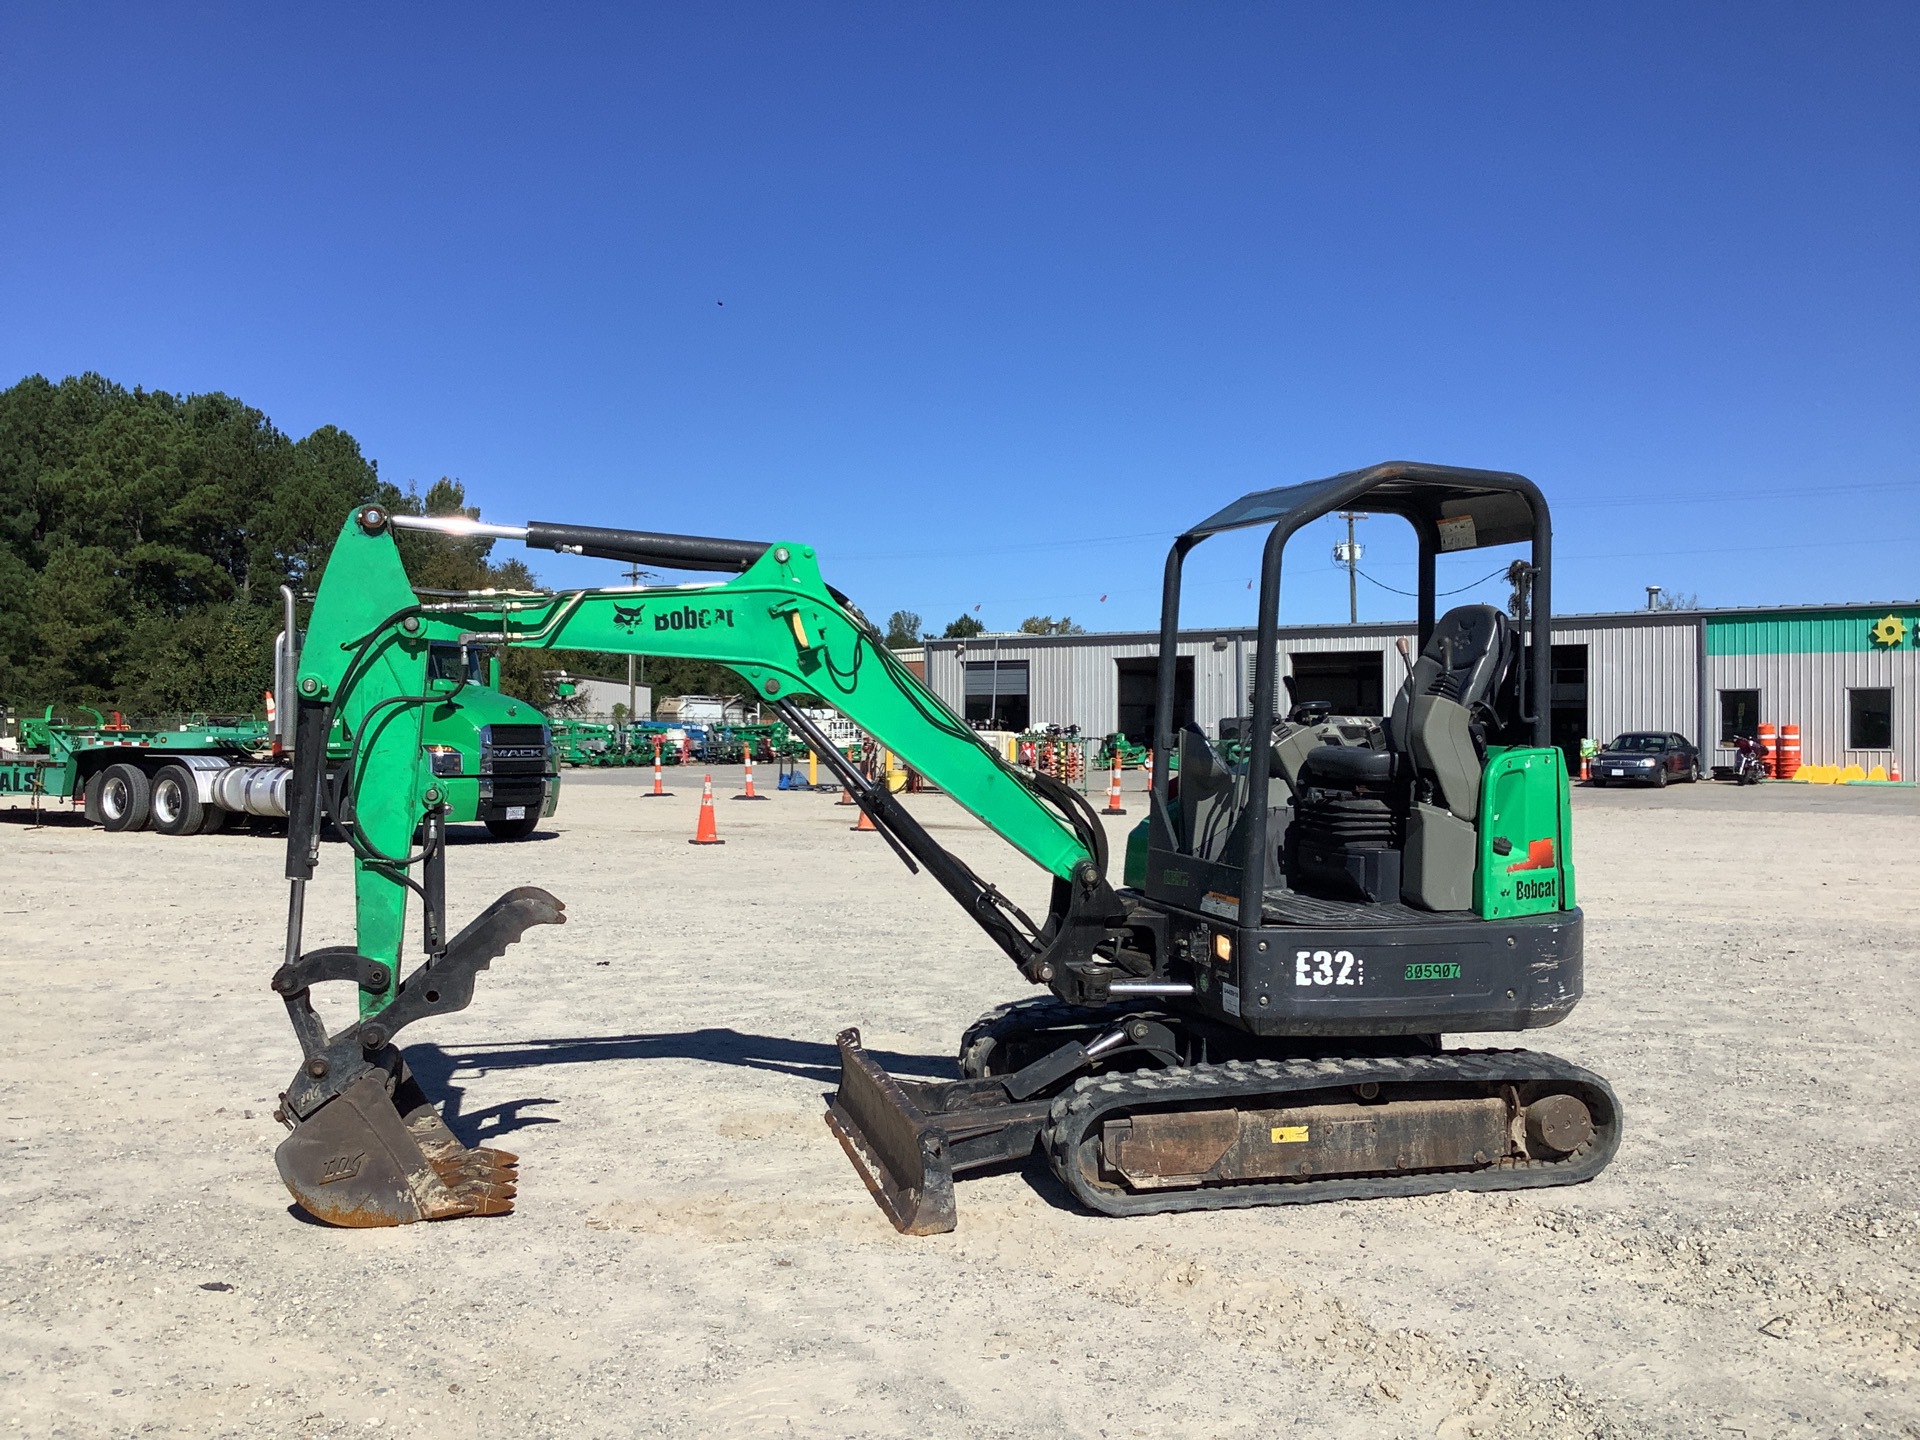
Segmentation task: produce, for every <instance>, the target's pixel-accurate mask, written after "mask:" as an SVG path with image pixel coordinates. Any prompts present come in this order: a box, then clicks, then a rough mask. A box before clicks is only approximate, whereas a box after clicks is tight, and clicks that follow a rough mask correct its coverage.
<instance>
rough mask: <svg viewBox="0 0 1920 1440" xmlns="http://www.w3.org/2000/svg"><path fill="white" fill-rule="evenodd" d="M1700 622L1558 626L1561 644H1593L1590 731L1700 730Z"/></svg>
mask: <svg viewBox="0 0 1920 1440" xmlns="http://www.w3.org/2000/svg"><path fill="white" fill-rule="evenodd" d="M1699 633H1700V632H1699V622H1698V621H1696V620H1693V619H1684V620H1674V621H1671V622H1666V623H1662V622H1658V621H1644V620H1635V621H1632V622H1627V621H1624V620H1623V621H1621V622H1619V623H1615V624H1605V623H1592V622H1588V623H1584V624H1570V625H1560V624H1556V625H1555V626H1554V627H1553V643H1554V644H1556V645H1584V646H1586V647H1587V735H1588V737H1589V738H1591V739H1594V740H1598V741H1600V742H1602V743H1603V744H1604V743H1605V742H1606V741H1608V740H1611V739H1612V738H1613V737H1614V736H1616V735H1619V734H1622V733H1623V732H1625V731H1628V730H1676V731H1678V732H1679V733H1680V734H1682V735H1685V736H1686V737H1687V738H1688V739H1689V740H1693V741H1694V743H1695V744H1698V743H1699V740H1698V738H1697V736H1698V732H1699V730H1700V683H1699V673H1700V672H1699V665H1700V657H1699Z"/></svg>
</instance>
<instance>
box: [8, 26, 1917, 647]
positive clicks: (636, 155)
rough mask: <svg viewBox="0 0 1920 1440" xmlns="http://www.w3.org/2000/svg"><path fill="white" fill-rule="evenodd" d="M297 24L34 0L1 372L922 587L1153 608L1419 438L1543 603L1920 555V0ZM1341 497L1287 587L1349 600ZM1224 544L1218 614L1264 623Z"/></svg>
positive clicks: (1709, 585)
mask: <svg viewBox="0 0 1920 1440" xmlns="http://www.w3.org/2000/svg"><path fill="white" fill-rule="evenodd" d="M319 12H320V7H313V9H312V10H306V9H303V8H297V7H267V6H258V5H230V6H221V5H214V4H207V5H198V6H151V5H140V6H118V7H116V6H111V5H106V6H89V7H62V6H41V7H38V8H37V9H28V8H27V7H21V6H15V7H9V9H8V11H7V13H6V15H5V17H4V18H3V19H0V135H4V137H5V139H4V141H0V215H3V216H4V220H5V223H4V225H3V226H0V383H10V382H11V381H12V380H14V379H17V378H19V377H20V376H23V375H26V374H30V373H34V372H40V373H44V374H47V375H50V376H55V377H58V376H61V375H65V374H69V373H76V372H80V371H84V370H97V371H100V372H102V373H104V374H106V375H108V376H110V377H112V378H114V379H117V380H119V381H121V382H122V383H125V384H129V385H132V384H139V385H145V386H148V387H154V388H164V389H170V390H178V391H205V390H225V391H228V392H230V393H232V394H235V395H239V396H241V397H243V398H244V399H246V400H247V401H249V402H250V403H252V404H254V405H257V406H260V407H261V408H263V409H264V410H266V411H267V413H268V414H270V415H271V416H272V417H273V418H274V419H275V421H276V422H277V423H278V424H280V426H281V427H282V428H284V429H286V430H288V431H289V432H290V433H293V434H295V435H300V434H304V433H306V432H307V431H308V430H310V429H312V428H313V427H315V426H317V425H321V424H327V423H333V424H338V425H340V426H343V427H344V428H346V429H348V430H350V431H352V432H353V433H354V434H355V435H356V436H358V437H359V438H360V440H361V442H362V444H363V445H364V446H365V448H366V450H367V452H368V453H369V454H370V455H371V456H373V457H374V458H375V459H377V460H378V462H379V464H380V468H381V472H382V474H383V475H385V476H386V477H388V478H389V479H393V480H397V481H399V482H401V483H405V482H407V481H409V480H412V481H418V482H421V483H422V484H424V483H426V482H430V481H431V480H432V479H434V478H435V477H437V476H439V475H442V474H448V475H454V476H457V477H459V478H460V479H462V480H463V481H464V482H465V483H466V485H467V489H468V493H469V495H470V497H471V498H473V499H474V500H476V501H477V502H478V503H479V504H480V505H481V506H482V507H483V510H484V513H485V514H486V516H487V518H489V519H494V520H500V521H509V522H515V521H522V520H526V519H542V520H565V521H576V522H582V523H593V524H606V525H626V526H633V527H641V528H655V529H665V530H685V531H692V532H697V533H717V534H726V535H742V536H747V537H751V538H763V539H773V538H789V539H797V540H802V541H805V542H808V543H812V544H814V545H816V546H818V547H819V550H820V552H821V555H822V558H823V561H824V563H825V565H826V568H827V571H828V575H829V578H830V579H832V580H833V581H834V582H835V583H836V584H838V585H839V586H840V587H841V588H842V589H845V590H847V591H848V592H850V593H851V594H852V595H853V596H854V597H855V599H856V600H858V601H859V602H860V603H861V605H862V606H863V607H864V608H866V609H867V610H868V611H869V612H870V613H873V614H876V615H877V616H883V615H884V614H885V613H886V612H888V611H889V610H891V609H894V608H896V607H906V608H910V609H913V610H915V611H918V612H919V613H920V614H921V615H922V616H923V617H924V619H925V620H926V621H927V623H928V624H929V625H930V626H934V627H937V626H939V625H940V624H942V623H944V622H945V621H946V620H949V619H951V618H952V617H953V616H954V615H956V614H958V613H959V612H961V611H962V610H968V611H970V610H972V608H973V606H975V605H976V604H978V605H980V606H981V610H980V612H979V614H980V618H981V619H983V620H984V621H986V622H987V623H988V624H989V626H991V627H993V628H1011V627H1012V626H1013V625H1015V624H1016V623H1017V622H1018V621H1019V620H1020V619H1021V618H1022V617H1023V616H1026V615H1028V614H1031V613H1034V612H1049V613H1052V614H1055V615H1059V614H1062V613H1069V614H1071V615H1072V616H1073V617H1074V618H1075V619H1076V620H1079V621H1081V622H1083V623H1085V624H1087V625H1088V626H1090V627H1091V628H1094V629H1115V628H1131V627H1138V626H1144V625H1149V624H1151V623H1152V621H1153V618H1154V616H1155V614H1156V613H1157V607H1158V593H1157V586H1158V574H1159V569H1160V564H1161V560H1162V557H1163V556H1164V552H1165V545H1166V541H1167V539H1168V538H1169V537H1170V536H1171V535H1172V534H1173V533H1174V532H1176V531H1178V530H1179V529H1180V528H1182V527H1183V526H1184V525H1187V524H1190V523H1192V522H1193V521H1195V520H1197V519H1199V518H1200V517H1201V516H1204V515H1206V514H1208V513H1210V512H1211V511H1213V510H1214V509H1215V508H1217V507H1218V506H1219V505H1220V504H1221V503H1224V501H1226V500H1227V499H1230V498H1232V497H1233V496H1235V495H1237V494H1239V493H1242V492H1244V491H1246V490H1250V489H1256V488H1261V487H1264V486H1267V485H1272V484H1282V483H1288V482H1290V481H1293V480H1298V479H1304V478H1309V477H1313V476H1317V475H1322V474H1327V473H1331V472H1333V471H1337V470H1343V469H1349V468H1353V467H1355V466H1358V465H1364V464H1367V463H1370V462H1373V461H1375V460H1381V459H1387V458H1412V459H1428V460H1437V461H1443V462H1447V463H1453V464H1465V465H1486V466H1490V467H1494V468H1500V469H1514V470H1520V471H1523V472H1525V473H1527V474H1529V475H1532V476H1533V477H1534V478H1535V479H1537V480H1538V481H1539V482H1540V483H1541V484H1542V485H1543V486H1544V487H1545V488H1546V490H1547V493H1548V495H1549V497H1550V498H1551V499H1552V500H1553V501H1554V502H1555V504H1556V516H1557V535H1558V548H1559V552H1560V565H1559V570H1558V576H1557V581H1556V600H1557V603H1558V608H1560V609H1561V610H1565V611H1571V610H1603V609H1622V608H1631V607H1635V606H1638V605H1640V604H1643V603H1644V592H1643V589H1642V587H1643V586H1645V585H1648V584H1663V585H1665V586H1667V587H1668V588H1669V589H1672V590H1677V591H1682V592H1697V593H1698V595H1699V596H1700V597H1701V599H1702V601H1703V602H1705V603H1708V604H1717V605H1735V604H1774V603H1785V602H1795V601H1821V600H1840V599H1891V598H1896V597H1898V598H1906V597H1912V596H1914V595H1915V594H1916V593H1920V562H1917V561H1916V547H1920V503H1917V502H1920V471H1917V468H1916V463H1915V460H1916V450H1917V449H1920V445H1917V443H1916V442H1920V384H1916V382H1917V381H1920V358H1917V352H1920V343H1917V342H1920V323H1917V322H1920V163H1917V162H1920V153H1917V151H1920V79H1917V78H1916V77H1920V8H1916V7H1914V6H1912V5H1895V4H1889V5H1850V4H1835V5H1823V6H1818V7H1814V6H1796V5H1777V4H1752V3H1742V4H1728V5H1712V4H1699V5H1682V6H1674V5H1667V4H1660V5H1654V4H1649V5H1622V4H1615V5H1608V6H1582V7H1576V6H1571V5H1542V4H1533V3H1529V4H1503V5H1469V4H1460V5H1454V4H1448V5H1440V4H1432V5H1416V4H1354V5H1296V4H1276V3H1266V4H1245V3H1220V4H1179V5H1176V4H1171V3H1167V4H1151V5H1148V4H1118V3H1102V4H1086V5H1081V4H1069V3H1057V4H1045V3H1041V4H1034V3H1026V4H992V3H940V0H933V3H891V4H885V5H837V4H809V5H800V4H792V3H787V4H765V5H753V4H724V3H720V4H711V5H708V4H701V5H674V6H654V7H645V6H624V5H607V6H600V7H579V8H563V7H558V6H541V7H525V6H513V7H509V6H497V7H488V6H484V5H477V6H476V5H468V6H460V7H451V6H449V7H443V8H437V9H436V8H431V7H426V6H407V7H368V8H365V9H363V10H360V11H358V12H356V11H353V10H351V9H349V8H346V7H325V11H324V13H319ZM399 12H404V13H399ZM1333 523H1334V522H1324V523H1323V526H1322V527H1321V528H1320V529H1318V530H1315V531H1310V532H1309V533H1308V534H1306V535H1304V536H1303V537H1301V538H1300V539H1299V540H1297V541H1296V542H1295V548H1294V549H1293V550H1292V551H1290V559H1289V564H1290V574H1289V579H1288V587H1287V593H1286V598H1285V602H1284V611H1285V615H1286V618H1288V619H1292V620H1315V619H1339V618H1344V616H1345V613H1346V582H1345V577H1344V573H1342V572H1338V571H1336V570H1335V569H1334V568H1333V566H1332V564H1331V558H1330V554H1329V547H1330V545H1331V543H1332V541H1333V539H1334V538H1335V537H1334V534H1333V530H1332V525H1333ZM1361 532H1362V537H1363V539H1364V540H1365V541H1367V542H1368V545H1369V549H1368V553H1367V558H1366V560H1365V562H1363V567H1364V568H1365V569H1366V570H1367V571H1368V572H1369V573H1370V574H1371V575H1372V576H1373V577H1375V578H1376V579H1377V580H1378V581H1380V582H1383V583H1384V584H1386V585H1394V586H1400V587H1402V588H1405V587H1408V586H1410V584H1411V577H1412V552H1411V545H1410V543H1409V541H1408V539H1407V537H1406V535H1405V532H1404V527H1402V526H1401V524H1400V522H1398V521H1393V520H1388V519H1384V518H1383V519H1376V520H1372V521H1368V522H1364V523H1363V524H1362V526H1361ZM1208 549H1209V550H1212V551H1217V552H1219V553H1218V554H1217V555H1209V554H1208V551H1202V552H1201V556H1202V557H1205V560H1206V563H1202V561H1201V558H1200V557H1196V561H1195V562H1194V565H1193V567H1192V569H1191V571H1190V573H1191V574H1192V577H1193V579H1192V585H1191V588H1190V590H1189V599H1188V604H1187V613H1188V615H1190V616H1191V617H1192V619H1193V620H1194V622H1195V623H1197V624H1214V625H1219V624H1227V623H1235V622H1239V621H1250V620H1251V618H1252V616H1251V601H1252V596H1251V595H1250V594H1248V593H1247V592H1246V589H1245V582H1246V579H1247V577H1248V575H1249V574H1251V573H1252V559H1251V554H1252V551H1251V546H1250V544H1240V545H1237V546H1236V545H1235V544H1233V543H1229V542H1215V543H1214V544H1213V545H1212V546H1210V547H1208ZM540 558H541V563H538V565H537V568H539V569H540V571H541V573H542V574H543V575H544V576H546V577H547V578H548V579H550V580H552V581H555V582H560V583H566V582H583V581H591V580H593V579H595V578H605V577H607V576H608V574H609V572H610V569H611V567H609V566H607V565H605V564H602V563H596V562H583V561H568V560H561V559H558V558H556V557H540ZM1504 558H1505V557H1504V555H1503V554H1501V553H1490V552H1477V553H1472V554H1467V555H1462V556H1450V557H1447V559H1446V562H1445V568H1444V569H1443V575H1442V578H1443V582H1446V583H1448V584H1464V583H1466V582H1468V581H1471V580H1473V579H1475V578H1476V577H1477V576H1479V575H1481V574H1483V573H1485V572H1486V571H1489V570H1492V569H1493V568H1495V566H1496V565H1497V564H1499V563H1500V562H1501V561H1502V560H1503V559H1504ZM1478 593H1479V594H1483V595H1485V596H1488V597H1490V598H1498V597H1499V596H1500V595H1502V594H1503V593H1504V590H1503V588H1502V587H1500V586H1498V585H1492V584H1490V585H1488V586H1486V587H1484V589H1483V590H1482V591H1481V592H1478ZM1103 595H1104V596H1106V597H1107V598H1106V599H1105V600H1104V601H1102V600H1101V599H1100V598H1099V597H1101V596H1103ZM1410 609H1411V602H1409V601H1404V600H1401V599H1399V598H1398V597H1396V596H1394V595H1392V594H1390V593H1388V592H1387V591H1386V590H1384V589H1381V588H1377V587H1376V586H1375V585H1373V584H1371V583H1368V582H1366V581H1363V582H1362V584H1361V614H1362V617H1363V618H1375V619H1379V618H1387V617H1390V616H1397V615H1403V614H1407V613H1410Z"/></svg>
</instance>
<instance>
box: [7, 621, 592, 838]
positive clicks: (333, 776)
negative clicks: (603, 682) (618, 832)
mask: <svg viewBox="0 0 1920 1440" xmlns="http://www.w3.org/2000/svg"><path fill="white" fill-rule="evenodd" d="M282 598H283V601H284V603H285V607H286V628H285V629H284V630H283V631H282V632H281V634H280V635H279V636H278V638H277V639H276V641H275V644H274V688H273V690H272V691H270V692H268V695H267V697H266V698H267V705H268V712H269V713H268V718H266V719H265V720H261V719H258V718H252V717H238V718H234V719H230V720H212V719H208V718H207V717H201V716H195V717H190V718H188V719H186V720H184V721H170V722H158V721H153V722H133V723H129V722H128V721H126V720H124V719H123V718H122V717H121V715H120V714H119V712H117V711H114V712H108V713H107V714H104V715H103V714H102V713H101V712H100V711H98V710H94V709H91V708H90V707H86V706H80V707H77V708H76V709H75V710H74V711H73V712H70V713H69V715H68V717H67V718H65V719H56V718H55V710H54V707H52V706H49V707H48V708H47V709H46V711H45V713H44V714H42V715H39V716H29V717H25V718H23V719H22V720H21V722H20V727H19V730H20V733H19V735H18V736H17V737H16V743H17V748H14V749H10V750H0V796H5V795H16V796H17V795H25V796H37V797H40V798H43V799H58V800H66V801H69V802H70V803H73V804H77V805H80V806H82V807H83V809H84V811H85V814H86V817H87V818H88V819H89V820H91V821H93V822H94V823H95V824H97V825H100V826H101V827H103V828H104V829H107V830H113V831H121V830H145V829H153V830H157V831H159V832H160V833H161V834H163V835H202V834H209V833H212V832H214V831H217V830H219V829H221V828H222V827H223V826H224V825H225V824H226V823H227V822H228V820H229V819H230V818H232V817H235V816H262V817H268V818H280V817H284V816H285V815H286V813H287V785H288V781H289V779H290V777H291V776H292V774H293V762H294V758H295V757H294V749H295V743H294V735H293V729H292V725H291V722H290V720H289V719H288V718H287V717H290V716H292V715H293V714H294V713H295V707H296V703H297V702H296V700H295V698H294V697H295V690H294V678H295V676H296V675H297V674H298V670H299V664H300V641H301V635H300V632H299V630H298V629H297V628H296V627H295V624H294V615H295V612H294V596H293V593H292V592H291V591H290V590H285V589H283V591H282ZM499 686H500V660H499V656H498V653H497V652H494V651H489V650H487V649H485V648H484V647H481V646H477V645H465V644H459V643H454V642H449V641H433V642H431V643H429V644H428V646H427V693H428V694H429V695H430V696H431V697H432V699H433V702H434V703H431V704H428V705H425V706H423V707H422V708H423V710H424V716H423V729H422V732H421V733H422V746H423V748H424V751H425V757H426V759H427V761H428V763H429V765H430V767H431V772H432V775H433V777H434V781H435V784H436V787H437V788H438V789H439V790H440V792H441V794H442V796H443V803H444V804H445V805H446V817H445V818H446V820H447V822H448V823H450V824H460V823H470V822H475V821H477V822H479V823H480V824H483V825H485V826H486V827H487V830H488V831H489V833H491V834H492V835H493V836H494V837H495V838H497V839H501V840H520V839H524V838H525V837H526V836H528V835H531V834H532V833H533V830H534V827H535V826H537V825H538V824H539V823H540V820H541V818H542V817H544V816H550V815H552V814H553V812H554V808H555V806H556V805H557V804H558V803H559V799H560V776H559V767H558V766H557V764H556V763H555V761H554V749H553V740H552V735H551V732H550V730H549V727H548V724H547V717H546V716H545V715H544V714H542V713H541V712H540V711H539V710H538V709H537V708H535V707H534V706H532V705H530V704H528V703H527V702H526V701H524V700H515V699H513V698H512V697H511V696H508V695H504V694H502V693H501V692H500V688H499ZM354 748H355V746H354V738H353V736H351V735H349V734H348V733H347V731H346V729H345V727H344V725H338V724H337V725H335V726H334V727H333V729H332V730H331V731H330V733H329V734H328V736H327V762H326V794H327V796H328V797H329V799H332V800H337V799H341V798H345V799H346V801H347V803H349V804H350V803H351V796H352V792H353V790H354V788H355V786H354V777H353V775H352V772H351V768H350V763H351V762H350V757H351V755H352V754H353V752H354ZM329 809H330V810H331V807H329Z"/></svg>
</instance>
